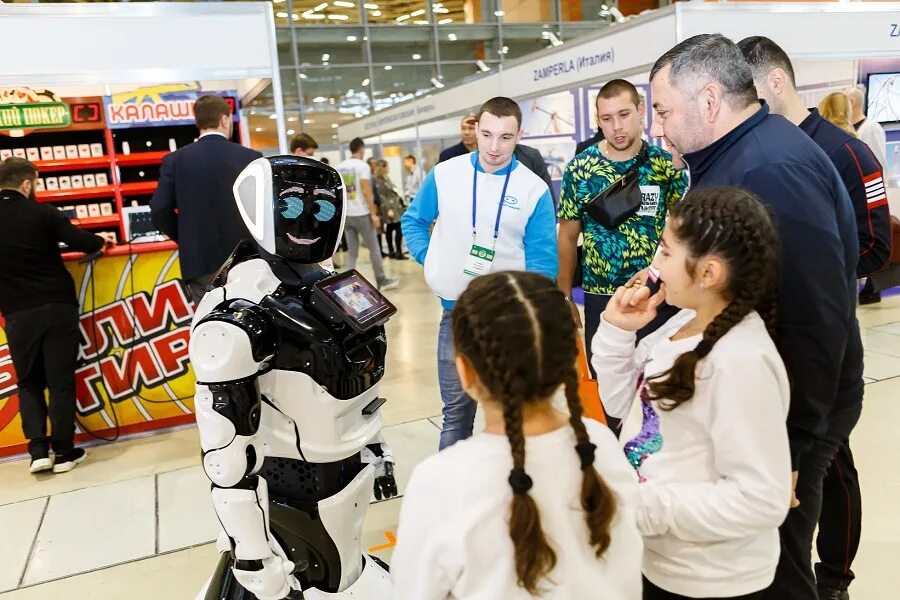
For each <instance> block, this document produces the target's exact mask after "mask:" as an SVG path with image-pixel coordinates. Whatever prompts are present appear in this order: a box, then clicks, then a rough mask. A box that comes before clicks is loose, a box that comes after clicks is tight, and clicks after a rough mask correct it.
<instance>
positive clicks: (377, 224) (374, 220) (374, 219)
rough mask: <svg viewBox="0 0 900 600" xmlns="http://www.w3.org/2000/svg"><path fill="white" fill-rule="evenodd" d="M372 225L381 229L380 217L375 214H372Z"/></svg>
mask: <svg viewBox="0 0 900 600" xmlns="http://www.w3.org/2000/svg"><path fill="white" fill-rule="evenodd" d="M372 227H374V228H375V229H381V217H379V216H378V215H375V214H373V215H372Z"/></svg>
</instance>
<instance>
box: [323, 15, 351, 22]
mask: <svg viewBox="0 0 900 600" xmlns="http://www.w3.org/2000/svg"><path fill="white" fill-rule="evenodd" d="M328 18H329V19H331V20H332V21H346V20H347V19H349V18H350V17H348V16H347V15H328Z"/></svg>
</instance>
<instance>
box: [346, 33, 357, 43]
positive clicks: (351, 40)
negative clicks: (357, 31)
mask: <svg viewBox="0 0 900 600" xmlns="http://www.w3.org/2000/svg"><path fill="white" fill-rule="evenodd" d="M347 41H348V42H355V41H356V36H355V35H348V36H347Z"/></svg>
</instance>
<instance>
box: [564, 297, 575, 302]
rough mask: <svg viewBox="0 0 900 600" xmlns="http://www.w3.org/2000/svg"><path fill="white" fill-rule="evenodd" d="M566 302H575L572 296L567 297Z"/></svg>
mask: <svg viewBox="0 0 900 600" xmlns="http://www.w3.org/2000/svg"><path fill="white" fill-rule="evenodd" d="M565 299H566V302H575V300H574V299H573V298H572V296H565Z"/></svg>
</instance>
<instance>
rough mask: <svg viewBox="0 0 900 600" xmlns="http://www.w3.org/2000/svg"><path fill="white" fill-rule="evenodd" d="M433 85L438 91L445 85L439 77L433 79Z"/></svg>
mask: <svg viewBox="0 0 900 600" xmlns="http://www.w3.org/2000/svg"><path fill="white" fill-rule="evenodd" d="M431 85H433V86H434V87H436V88H438V89H440V88H442V87H444V83H443V82H442V81H440V80H439V79H438V78H437V77H432V78H431Z"/></svg>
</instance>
